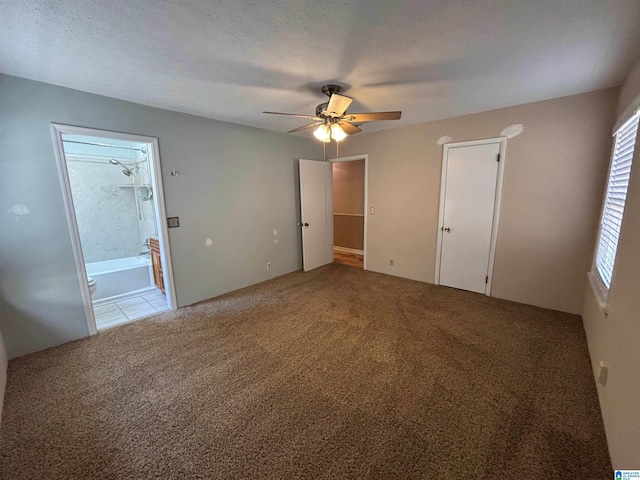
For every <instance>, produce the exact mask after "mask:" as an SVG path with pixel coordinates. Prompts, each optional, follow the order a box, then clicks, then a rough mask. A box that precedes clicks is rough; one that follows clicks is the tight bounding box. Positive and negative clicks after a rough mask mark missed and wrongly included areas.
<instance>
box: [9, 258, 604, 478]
mask: <svg viewBox="0 0 640 480" xmlns="http://www.w3.org/2000/svg"><path fill="white" fill-rule="evenodd" d="M611 474H612V470H611V465H610V461H609V457H608V453H607V447H606V442H605V435H604V431H603V426H602V422H601V419H600V411H599V407H598V401H597V396H596V390H595V385H594V380H593V377H592V374H591V369H590V364H589V358H588V353H587V346H586V341H585V337H584V333H583V329H582V324H581V321H580V318H579V317H577V316H572V315H568V314H563V313H559V312H554V311H548V310H543V309H539V308H534V307H528V306H524V305H519V304H516V303H511V302H507V301H502V300H497V299H494V298H488V297H485V296H483V295H477V294H474V293H468V292H461V291H457V290H454V289H449V288H443V287H435V286H432V285H428V284H424V283H420V282H414V281H411V280H404V279H400V278H395V277H390V276H386V275H381V274H376V273H372V272H366V271H362V270H359V269H355V268H350V267H346V266H341V265H328V266H326V267H322V268H320V269H318V270H315V271H313V272H309V273H301V272H297V273H293V274H290V275H287V276H284V277H280V278H277V279H275V280H272V281H269V282H265V283H262V284H260V285H256V286H253V287H249V288H246V289H243V290H240V291H237V292H234V293H231V294H228V295H225V296H222V297H218V298H216V299H214V300H210V301H207V302H204V303H201V304H198V305H194V306H192V307H187V308H184V309H181V310H180V311H179V312H177V313H165V314H160V315H158V316H157V317H153V318H151V319H149V320H142V321H139V322H137V323H132V324H129V325H125V326H122V327H118V328H115V329H112V330H109V331H106V332H104V333H100V334H99V335H97V336H95V337H92V338H88V339H84V340H79V341H76V342H72V343H69V344H66V345H62V346H60V347H56V348H53V349H50V350H47V351H44V352H40V353H36V354H33V355H29V356H26V357H22V358H19V359H16V360H13V361H12V362H11V363H10V365H9V379H8V386H7V394H6V401H5V407H4V417H3V422H2V427H1V428H0V477H1V478H7V479H9V478H10V479H16V480H17V479H23V478H32V479H58V478H77V479H93V478H99V479H146V478H153V479H177V478H180V479H186V478H199V479H205V478H225V479H228V478H242V479H248V478H274V479H275V478H278V479H285V478H286V479H289V478H305V479H314V478H335V479H341V478H381V479H396V478H398V479H405V478H425V479H438V480H442V479H456V480H459V479H504V478H513V479H518V480H525V479H554V478H557V479H560V478H580V479H581V480H584V479H605V478H611Z"/></svg>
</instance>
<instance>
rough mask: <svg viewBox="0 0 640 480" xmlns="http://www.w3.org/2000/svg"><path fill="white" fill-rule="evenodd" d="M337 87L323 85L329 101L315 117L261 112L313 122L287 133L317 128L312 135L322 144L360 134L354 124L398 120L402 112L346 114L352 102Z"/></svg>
mask: <svg viewBox="0 0 640 480" xmlns="http://www.w3.org/2000/svg"><path fill="white" fill-rule="evenodd" d="M339 92H340V86H339V85H324V86H323V87H322V93H324V94H325V95H327V96H328V97H329V101H328V102H326V103H321V104H320V105H318V106H317V107H316V114H315V116H311V115H299V114H297V113H280V112H262V113H268V114H270V115H288V116H290V117H299V118H306V119H309V120H313V122H312V123H309V124H307V125H304V126H302V127H298V128H294V129H293V130H290V131H288V132H287V133H295V132H299V131H300V130H305V129H307V128H311V127H316V126H317V127H318V128H316V130H315V131H314V132H313V135H314V136H315V137H316V138H317V139H318V140H320V141H322V142H325V143H327V142H330V141H331V139H333V140H335V141H336V142H339V141H340V140H343V139H344V138H346V137H347V135H353V134H356V133H360V132H361V131H362V129H361V128H360V127H358V126H356V125H354V123H365V122H377V121H379V120H399V119H400V116H401V115H402V112H397V111H396V112H371V113H346V112H347V108H349V105H351V102H352V101H353V99H352V98H350V97H345V96H344V95H340V94H339Z"/></svg>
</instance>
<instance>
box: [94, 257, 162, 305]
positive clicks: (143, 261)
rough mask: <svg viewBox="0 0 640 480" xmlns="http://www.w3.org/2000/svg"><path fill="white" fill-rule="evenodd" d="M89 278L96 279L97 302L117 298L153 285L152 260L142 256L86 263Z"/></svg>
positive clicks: (95, 293) (95, 298)
mask: <svg viewBox="0 0 640 480" xmlns="http://www.w3.org/2000/svg"><path fill="white" fill-rule="evenodd" d="M85 268H86V270H87V276H89V277H93V278H95V279H96V282H97V283H96V286H97V288H96V291H95V292H94V293H93V296H92V297H91V298H92V300H93V301H94V302H95V301H96V300H103V299H106V298H111V297H117V296H119V295H124V294H127V293H129V292H132V291H135V290H141V289H143V288H148V287H150V286H152V285H153V271H152V269H151V259H150V258H145V257H142V256H139V257H127V258H117V259H115V260H105V261H103V262H92V263H86V264H85Z"/></svg>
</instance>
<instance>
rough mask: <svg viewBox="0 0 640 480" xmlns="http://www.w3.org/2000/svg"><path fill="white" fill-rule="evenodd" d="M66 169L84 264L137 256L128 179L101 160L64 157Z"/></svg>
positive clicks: (134, 213) (135, 222)
mask: <svg viewBox="0 0 640 480" xmlns="http://www.w3.org/2000/svg"><path fill="white" fill-rule="evenodd" d="M123 163H124V160H123ZM67 169H68V171H69V181H70V183H71V191H72V194H73V204H74V207H75V212H76V219H77V221H78V230H79V231H80V240H81V243H82V252H83V254H84V260H85V262H86V263H92V262H101V261H104V260H113V259H116V258H124V257H135V256H136V255H138V253H139V252H140V251H141V250H142V247H141V243H142V241H141V238H140V237H141V235H140V227H139V225H138V221H139V219H138V212H137V209H136V203H135V197H134V195H135V194H136V192H135V191H134V188H133V184H132V180H131V178H132V177H127V176H125V175H124V174H123V173H122V168H120V167H118V166H115V165H111V164H110V163H109V159H108V158H104V157H102V158H96V157H90V156H86V155H75V154H68V155H67ZM144 203H150V202H144Z"/></svg>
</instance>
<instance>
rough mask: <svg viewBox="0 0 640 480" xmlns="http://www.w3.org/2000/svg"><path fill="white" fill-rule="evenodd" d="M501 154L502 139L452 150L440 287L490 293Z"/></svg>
mask: <svg viewBox="0 0 640 480" xmlns="http://www.w3.org/2000/svg"><path fill="white" fill-rule="evenodd" d="M499 153H500V144H499V143H490V144H483V145H471V146H460V147H451V148H449V149H448V155H447V158H446V161H445V165H444V167H445V168H446V180H445V182H444V188H445V193H444V210H443V215H442V226H441V230H440V232H439V234H440V235H441V241H440V245H441V247H440V281H439V283H440V285H446V286H449V287H455V288H460V289H462V290H469V291H472V292H478V293H486V292H487V282H488V272H489V258H490V253H491V235H492V231H493V224H494V210H495V203H496V186H497V182H498V165H499V163H498V159H499V157H498V154H499Z"/></svg>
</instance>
